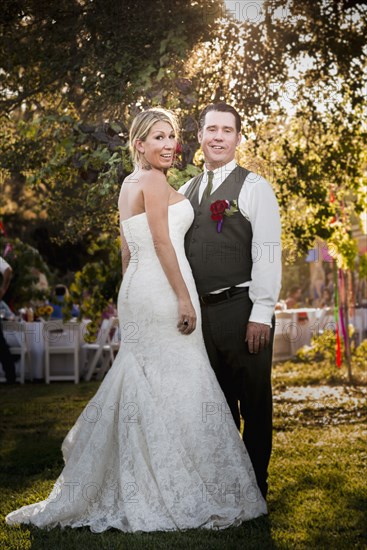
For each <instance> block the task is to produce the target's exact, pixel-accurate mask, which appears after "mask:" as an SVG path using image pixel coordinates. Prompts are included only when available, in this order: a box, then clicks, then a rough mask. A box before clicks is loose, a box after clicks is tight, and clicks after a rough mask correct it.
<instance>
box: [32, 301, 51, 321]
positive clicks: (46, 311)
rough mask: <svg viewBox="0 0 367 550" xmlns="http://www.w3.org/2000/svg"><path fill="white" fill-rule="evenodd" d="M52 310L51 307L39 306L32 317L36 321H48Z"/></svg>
mask: <svg viewBox="0 0 367 550" xmlns="http://www.w3.org/2000/svg"><path fill="white" fill-rule="evenodd" d="M53 310H54V308H53V307H52V306H51V305H49V304H46V305H44V306H39V307H38V308H37V309H36V311H35V312H34V315H35V317H36V318H38V319H43V320H44V321H48V320H49V318H50V315H51V314H52V312H53Z"/></svg>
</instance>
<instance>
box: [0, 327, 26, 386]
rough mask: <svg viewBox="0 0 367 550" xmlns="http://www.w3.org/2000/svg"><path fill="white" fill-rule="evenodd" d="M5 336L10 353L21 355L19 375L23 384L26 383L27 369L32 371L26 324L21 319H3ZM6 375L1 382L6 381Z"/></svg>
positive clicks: (0, 378)
mask: <svg viewBox="0 0 367 550" xmlns="http://www.w3.org/2000/svg"><path fill="white" fill-rule="evenodd" d="M2 328H3V333H4V338H5V340H6V341H7V342H8V345H9V349H10V353H11V354H12V355H20V374H19V376H17V378H18V379H19V381H20V383H21V384H24V380H25V370H26V368H28V371H30V365H31V361H30V355H29V349H28V344H27V338H26V325H25V323H22V322H19V321H2ZM5 380H6V379H5V376H1V377H0V382H5Z"/></svg>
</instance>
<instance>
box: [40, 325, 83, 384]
mask: <svg viewBox="0 0 367 550" xmlns="http://www.w3.org/2000/svg"><path fill="white" fill-rule="evenodd" d="M80 332H81V331H80V325H79V323H75V322H68V323H62V321H60V322H57V321H49V322H46V323H44V327H43V335H44V341H45V382H46V384H49V383H50V382H53V381H61V380H72V381H73V382H74V383H75V384H78V382H79V352H80ZM52 355H61V356H67V355H69V356H70V355H71V356H72V362H73V372H72V374H69V373H67V372H64V373H59V374H52V373H51V368H50V363H51V361H50V359H51V356H52Z"/></svg>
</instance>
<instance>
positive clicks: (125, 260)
mask: <svg viewBox="0 0 367 550" xmlns="http://www.w3.org/2000/svg"><path fill="white" fill-rule="evenodd" d="M120 237H121V261H122V276H124V275H125V272H126V270H127V268H128V267H129V263H130V257H131V254H130V249H129V245H128V244H127V241H126V239H125V235H124V232H123V231H122V227H121V224H120Z"/></svg>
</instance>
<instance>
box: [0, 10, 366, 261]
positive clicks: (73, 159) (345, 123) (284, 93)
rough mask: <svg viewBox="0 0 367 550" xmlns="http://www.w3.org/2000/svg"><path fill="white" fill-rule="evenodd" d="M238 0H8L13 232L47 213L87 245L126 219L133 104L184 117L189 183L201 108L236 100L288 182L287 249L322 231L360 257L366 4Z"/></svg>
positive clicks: (261, 149) (59, 228)
mask: <svg viewBox="0 0 367 550" xmlns="http://www.w3.org/2000/svg"><path fill="white" fill-rule="evenodd" d="M232 4H233V6H232V12H233V13H232V16H231V15H230V14H227V17H224V16H225V10H224V3H223V2H217V1H215V0H209V1H208V0H205V1H204V0H198V1H196V2H191V1H190V0H183V1H182V0H174V1H173V2H172V1H171V0H158V1H157V2H149V3H147V2H146V1H144V0H138V1H134V2H132V0H128V1H123V0H103V2H102V0H96V1H94V2H75V3H72V4H70V2H69V1H68V0H60V2H58V3H56V4H55V3H50V2H46V1H45V0H41V2H37V3H34V2H33V1H32V0H25V1H24V2H22V6H20V4H19V3H17V2H15V3H14V2H12V1H11V0H5V1H4V2H3V5H2V13H1V30H2V31H3V32H2V34H3V38H4V41H3V44H4V48H5V49H6V51H8V52H10V53H9V54H7V55H3V61H2V67H1V68H2V86H3V90H4V92H5V93H4V94H3V100H2V107H3V112H4V115H3V118H2V125H1V129H0V142H1V146H2V147H1V149H2V154H1V155H2V156H1V159H0V160H1V167H2V168H1V173H0V178H1V181H2V183H3V191H4V193H3V194H2V196H1V198H0V206H1V207H2V208H3V213H4V215H5V216H8V217H9V219H10V218H11V220H12V223H13V226H14V227H16V228H17V229H16V231H19V233H20V232H21V231H22V230H23V231H24V232H25V231H26V228H27V221H29V220H30V219H32V220H33V221H34V223H37V221H38V220H42V221H43V222H45V223H47V225H48V227H49V229H50V233H51V234H52V235H53V236H54V238H55V239H58V240H59V241H60V242H61V241H63V242H65V241H70V242H76V241H79V242H82V243H83V245H84V246H87V245H88V243H89V242H91V241H92V240H93V239H95V238H96V237H97V235H98V234H99V233H100V232H101V231H105V230H107V229H108V228H109V227H111V226H114V224H115V220H116V216H114V212H115V209H116V201H117V196H118V189H119V185H120V183H121V181H122V179H123V178H124V176H125V175H126V174H127V173H128V172H129V171H130V170H131V163H130V160H129V156H128V152H127V147H126V146H127V128H128V127H129V125H130V122H131V119H132V118H133V116H134V115H135V114H136V113H137V112H138V111H139V110H140V109H142V108H146V107H151V106H152V105H162V106H165V107H168V108H172V109H174V110H175V111H176V113H177V114H178V115H179V116H180V118H181V126H182V149H183V151H182V159H181V161H182V162H181V167H180V168H181V172H182V173H181V174H180V173H179V172H180V169H177V168H176V169H174V170H173V171H172V175H171V178H172V179H171V181H172V185H173V186H174V187H175V188H178V187H179V186H180V185H181V183H182V182H183V181H186V176H187V179H188V178H189V177H192V176H191V174H192V173H193V170H194V169H193V168H187V167H188V166H189V165H191V164H195V160H194V158H195V152H196V151H197V149H198V144H197V139H196V133H197V127H196V122H195V121H196V120H197V118H198V114H199V111H200V110H201V108H202V107H203V106H204V105H205V104H207V103H208V102H212V101H219V100H226V101H228V102H230V103H232V104H234V106H235V107H236V108H237V109H238V110H239V112H240V113H241V115H242V116H243V119H244V129H243V131H244V134H245V135H246V136H247V137H248V144H247V152H246V155H247V156H250V157H251V158H252V159H254V161H255V165H256V163H258V162H259V159H261V160H263V161H264V162H265V164H266V167H267V171H266V173H265V174H263V175H265V176H266V177H267V179H269V180H270V181H271V183H272V184H273V185H274V188H275V190H276V192H277V196H278V199H279V202H280V205H281V211H282V218H283V229H284V235H285V240H284V244H285V248H286V250H287V257H288V258H292V257H296V256H297V255H299V254H302V253H304V252H305V251H306V250H307V249H308V248H310V247H312V246H313V243H314V240H315V238H316V237H319V238H321V239H323V240H326V241H327V242H328V244H329V245H330V246H331V247H333V249H334V250H335V258H336V259H337V262H338V265H339V267H341V268H343V269H347V268H348V269H350V268H351V266H353V264H354V256H355V252H356V249H355V243H354V242H353V239H352V238H351V233H350V220H351V218H352V217H353V216H354V215H357V216H358V215H359V214H360V212H361V211H362V210H363V209H364V208H365V205H366V198H365V193H363V191H362V189H363V186H364V184H365V176H364V174H363V170H364V167H365V165H366V155H365V152H364V151H365V150H366V147H365V145H366V132H365V129H364V126H363V125H362V124H361V121H362V120H363V116H364V113H365V106H366V103H365V95H364V89H363V87H364V82H365V71H366V56H365V36H366V35H367V27H366V25H367V24H366V21H367V17H365V16H366V13H367V8H366V5H365V3H364V2H362V1H358V0H357V1H353V2H348V1H345V2H335V1H333V0H318V1H316V2H315V1H314V0H306V1H305V2H301V3H300V2H297V1H296V0H290V1H287V2H285V0H265V1H264V2H260V3H257V4H256V3H254V5H253V6H250V5H249V6H244V5H242V4H243V3H241V2H238V3H232ZM255 4H256V6H255ZM254 9H255V11H257V14H256V16H254V17H252V16H251V14H253V10H254ZM239 11H240V12H241V13H239ZM236 14H237V15H242V21H239V20H238V19H236V17H235V15H236ZM147 21H149V22H151V23H152V24H149V25H147ZM4 51H5V50H4ZM65 52H68V55H65ZM102 121H103V122H102ZM331 194H332V195H333V197H334V202H333V203H331V200H330V198H331Z"/></svg>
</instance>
